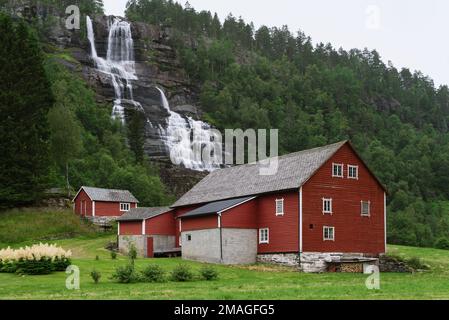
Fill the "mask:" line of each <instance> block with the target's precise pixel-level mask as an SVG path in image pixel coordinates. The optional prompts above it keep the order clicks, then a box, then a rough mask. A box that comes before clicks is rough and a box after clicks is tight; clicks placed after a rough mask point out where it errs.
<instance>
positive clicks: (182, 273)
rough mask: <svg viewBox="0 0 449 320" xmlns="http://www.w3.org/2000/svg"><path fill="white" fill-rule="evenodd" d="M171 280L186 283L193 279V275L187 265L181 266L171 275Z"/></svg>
mask: <svg viewBox="0 0 449 320" xmlns="http://www.w3.org/2000/svg"><path fill="white" fill-rule="evenodd" d="M171 279H172V280H173V281H178V282H186V281H190V280H192V279H193V273H192V271H190V268H189V267H188V266H186V265H182V264H180V265H179V266H177V267H176V268H175V269H173V271H172V273H171Z"/></svg>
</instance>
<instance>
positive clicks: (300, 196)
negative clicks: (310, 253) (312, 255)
mask: <svg viewBox="0 0 449 320" xmlns="http://www.w3.org/2000/svg"><path fill="white" fill-rule="evenodd" d="M302 224H303V221H302V186H301V187H300V188H299V234H298V235H299V267H301V258H302V252H303V242H302V238H303V237H302V233H303V229H304V228H303V226H302Z"/></svg>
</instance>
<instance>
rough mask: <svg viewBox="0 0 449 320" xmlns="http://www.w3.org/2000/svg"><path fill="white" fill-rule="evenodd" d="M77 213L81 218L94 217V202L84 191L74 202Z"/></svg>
mask: <svg viewBox="0 0 449 320" xmlns="http://www.w3.org/2000/svg"><path fill="white" fill-rule="evenodd" d="M74 206H75V213H76V214H77V215H80V216H83V217H84V216H87V217H90V216H92V201H91V200H90V198H89V196H88V195H87V193H86V192H85V191H84V190H81V192H80V193H79V194H78V196H77V197H76V199H75V201H74Z"/></svg>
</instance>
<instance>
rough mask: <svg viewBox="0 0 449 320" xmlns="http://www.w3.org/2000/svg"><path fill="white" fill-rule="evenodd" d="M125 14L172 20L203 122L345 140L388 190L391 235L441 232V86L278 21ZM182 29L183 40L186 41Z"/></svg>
mask: <svg viewBox="0 0 449 320" xmlns="http://www.w3.org/2000/svg"><path fill="white" fill-rule="evenodd" d="M126 14H127V17H128V19H130V20H134V21H143V22H148V23H151V24H162V25H166V26H170V27H172V28H173V33H174V34H175V36H174V37H173V39H172V42H173V45H174V46H175V47H176V48H177V50H178V53H179V55H181V57H182V61H183V66H184V68H185V69H186V70H187V71H188V72H189V75H190V77H191V78H192V79H193V80H195V81H196V82H197V83H198V85H199V86H200V88H201V93H200V96H201V106H202V108H203V110H204V111H205V112H206V117H207V120H208V121H209V122H211V123H213V124H214V125H215V126H217V127H218V128H220V129H224V128H242V129H246V128H254V129H258V128H279V129H280V145H281V152H282V153H288V152H294V151H298V150H301V149H305V148H309V147H315V146H320V145H324V144H326V143H331V142H335V141H339V140H342V139H351V140H352V142H353V143H354V145H355V146H356V147H357V149H358V150H359V151H360V152H361V154H362V155H363V157H364V158H365V159H366V160H367V162H368V164H369V166H370V167H371V168H372V169H373V170H374V172H375V173H376V174H377V175H378V176H379V178H380V179H381V180H382V181H383V183H384V184H385V185H386V186H387V187H388V190H389V212H390V214H389V241H390V242H391V243H402V244H409V245H420V246H433V245H436V244H437V242H438V245H439V246H443V245H444V243H445V242H446V241H445V240H444V239H448V238H449V211H448V207H445V203H444V200H448V199H449V187H448V186H449V134H448V129H449V89H448V87H447V86H441V87H439V88H436V87H435V86H434V84H433V81H432V79H430V78H428V77H426V76H425V75H423V74H422V73H420V72H411V71H410V70H408V69H402V70H398V69H396V68H395V67H394V65H393V64H392V63H388V64H385V63H384V62H383V61H382V59H381V56H380V54H379V53H378V52H376V51H369V50H366V49H365V50H358V49H353V50H350V51H345V50H342V49H336V48H333V47H332V45H331V44H322V43H321V44H318V45H315V46H314V45H313V44H312V40H311V39H310V38H309V37H307V36H306V35H305V34H304V33H303V32H301V31H299V32H298V33H292V32H291V31H289V30H288V28H287V27H286V26H283V27H280V28H277V27H273V28H269V27H266V26H262V27H261V28H259V29H257V30H255V29H254V26H253V25H252V24H251V23H247V22H245V21H244V20H243V19H242V18H236V17H234V16H232V15H229V16H228V17H227V19H226V20H225V21H224V22H223V23H221V22H220V20H219V19H218V17H217V15H216V14H215V15H213V14H211V13H210V12H205V11H203V12H197V11H195V10H194V8H192V7H191V6H190V5H189V4H186V5H185V6H184V7H183V6H181V5H179V4H177V3H175V2H173V1H165V0H151V1H150V0H131V1H129V3H128V9H127V12H126ZM186 36H187V37H190V41H185V39H186Z"/></svg>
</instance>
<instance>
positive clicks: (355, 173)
mask: <svg viewBox="0 0 449 320" xmlns="http://www.w3.org/2000/svg"><path fill="white" fill-rule="evenodd" d="M348 178H349V179H358V178H359V167H358V166H348Z"/></svg>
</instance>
